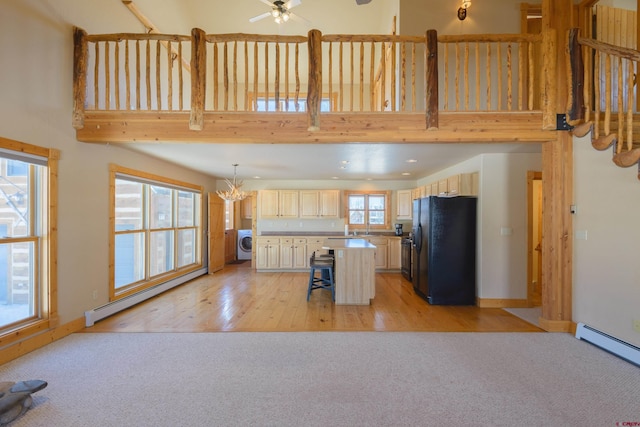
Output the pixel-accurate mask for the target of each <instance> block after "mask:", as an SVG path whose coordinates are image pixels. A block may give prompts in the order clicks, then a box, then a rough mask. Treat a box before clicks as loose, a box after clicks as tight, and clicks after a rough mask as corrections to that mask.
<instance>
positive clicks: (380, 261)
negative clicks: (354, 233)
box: [367, 237, 389, 270]
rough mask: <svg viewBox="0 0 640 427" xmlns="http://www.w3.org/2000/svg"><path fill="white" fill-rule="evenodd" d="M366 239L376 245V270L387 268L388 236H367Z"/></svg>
mask: <svg viewBox="0 0 640 427" xmlns="http://www.w3.org/2000/svg"><path fill="white" fill-rule="evenodd" d="M367 240H369V242H370V243H371V244H372V245H375V247H376V255H375V257H376V270H386V269H387V264H388V263H387V257H388V255H387V253H388V247H389V245H388V238H387V237H369V238H368V239H367Z"/></svg>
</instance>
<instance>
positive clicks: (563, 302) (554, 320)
mask: <svg viewBox="0 0 640 427" xmlns="http://www.w3.org/2000/svg"><path fill="white" fill-rule="evenodd" d="M572 3H573V2H572V1H571V0H543V1H542V39H543V75H544V78H543V81H544V85H545V86H544V90H543V98H542V99H543V128H544V129H548V130H551V129H555V128H556V126H557V121H556V118H557V116H556V112H559V111H563V112H564V111H567V109H568V106H567V105H566V100H567V99H568V94H567V91H568V88H567V85H566V82H567V78H566V76H567V70H566V60H565V59H564V57H563V56H564V55H565V52H564V49H563V50H560V51H558V49H556V46H559V45H564V40H559V39H558V37H559V38H561V39H564V37H565V35H566V33H567V31H568V30H569V28H570V24H571V11H572V10H573V4H572ZM561 57H562V58H561ZM555 136H556V137H555V140H551V141H549V142H545V143H544V144H542V165H543V166H542V195H543V196H542V198H543V200H542V210H543V214H542V263H543V265H544V269H543V271H542V316H541V317H540V319H539V323H540V327H542V328H543V329H545V330H547V331H550V332H570V331H571V328H572V323H571V321H572V307H573V305H572V288H573V283H572V282H573V219H572V216H571V212H570V206H571V205H572V204H573V203H574V201H573V136H572V135H571V134H570V133H569V132H567V131H562V130H559V131H555Z"/></svg>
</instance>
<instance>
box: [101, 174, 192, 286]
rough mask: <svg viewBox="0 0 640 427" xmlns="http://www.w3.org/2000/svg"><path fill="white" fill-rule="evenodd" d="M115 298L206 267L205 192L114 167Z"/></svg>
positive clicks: (113, 243)
mask: <svg viewBox="0 0 640 427" xmlns="http://www.w3.org/2000/svg"><path fill="white" fill-rule="evenodd" d="M111 180H112V188H113V191H112V194H111V197H112V203H111V206H112V212H111V216H112V221H111V224H113V227H112V236H113V239H112V248H111V256H112V262H111V263H110V264H109V265H110V266H112V267H111V268H112V271H111V277H112V280H111V287H110V293H111V299H117V298H120V297H123V296H126V295H130V294H131V293H134V292H138V291H140V290H142V289H146V288H148V287H150V286H153V285H156V284H158V283H161V282H163V281H166V280H169V279H171V278H173V277H176V276H178V275H181V274H184V273H186V272H189V271H192V270H194V269H196V268H199V267H201V266H202V257H201V253H200V252H201V251H200V247H201V240H200V236H201V232H200V231H201V226H200V224H202V209H201V206H202V189H201V187H199V186H194V185H191V184H187V183H182V182H177V181H174V180H170V179H167V178H163V177H158V176H153V175H149V174H145V173H142V172H137V171H133V170H130V169H125V168H121V167H118V166H114V165H112V166H111Z"/></svg>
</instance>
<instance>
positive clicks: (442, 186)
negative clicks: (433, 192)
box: [438, 178, 449, 194]
mask: <svg viewBox="0 0 640 427" xmlns="http://www.w3.org/2000/svg"><path fill="white" fill-rule="evenodd" d="M447 192H449V180H448V179H447V178H444V179H441V180H440V181H438V194H442V193H444V194H446V193H447Z"/></svg>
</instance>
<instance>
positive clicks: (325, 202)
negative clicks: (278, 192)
mask: <svg viewBox="0 0 640 427" xmlns="http://www.w3.org/2000/svg"><path fill="white" fill-rule="evenodd" d="M339 217H340V191H339V190H300V218H308V219H315V218H339Z"/></svg>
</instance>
